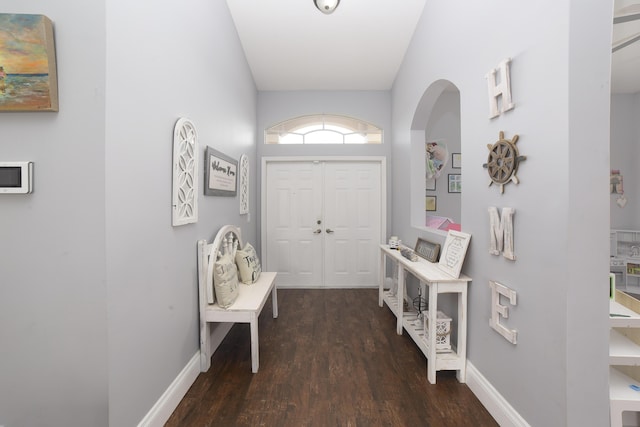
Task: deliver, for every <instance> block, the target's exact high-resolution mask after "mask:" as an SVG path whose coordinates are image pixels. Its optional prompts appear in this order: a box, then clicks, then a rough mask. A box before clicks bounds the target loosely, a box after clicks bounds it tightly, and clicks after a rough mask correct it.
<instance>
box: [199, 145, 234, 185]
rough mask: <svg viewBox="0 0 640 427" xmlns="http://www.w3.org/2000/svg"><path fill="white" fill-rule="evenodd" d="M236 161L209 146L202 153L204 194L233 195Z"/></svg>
mask: <svg viewBox="0 0 640 427" xmlns="http://www.w3.org/2000/svg"><path fill="white" fill-rule="evenodd" d="M237 193H238V161H237V160H235V159H234V158H232V157H229V156H227V155H226V154H224V153H221V152H220V151H218V150H215V149H213V148H211V147H209V146H207V148H206V149H205V153H204V195H205V196H222V197H235V196H236V194H237Z"/></svg>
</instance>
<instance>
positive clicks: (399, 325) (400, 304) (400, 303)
mask: <svg viewBox="0 0 640 427" xmlns="http://www.w3.org/2000/svg"><path fill="white" fill-rule="evenodd" d="M397 264H398V316H397V318H398V319H397V323H396V333H397V334H398V335H402V316H403V315H404V290H405V288H404V269H403V268H402V265H400V263H397Z"/></svg>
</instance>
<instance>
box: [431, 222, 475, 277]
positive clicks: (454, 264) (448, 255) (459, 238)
mask: <svg viewBox="0 0 640 427" xmlns="http://www.w3.org/2000/svg"><path fill="white" fill-rule="evenodd" d="M470 241H471V235H470V234H467V233H463V232H461V231H455V230H449V232H448V233H447V238H446V240H445V241H444V245H443V246H442V251H441V254H440V261H438V268H440V270H442V271H444V272H445V273H447V274H449V275H450V276H452V277H454V278H455V279H457V278H459V277H460V270H462V264H463V263H464V258H465V256H466V255H467V248H468V247H469V242H470Z"/></svg>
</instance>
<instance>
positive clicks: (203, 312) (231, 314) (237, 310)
mask: <svg viewBox="0 0 640 427" xmlns="http://www.w3.org/2000/svg"><path fill="white" fill-rule="evenodd" d="M237 247H240V248H241V247H243V245H242V239H241V236H240V229H239V228H238V227H235V226H233V225H225V226H224V227H222V228H221V229H220V231H218V234H217V235H216V237H215V239H214V240H213V243H207V242H206V240H198V291H199V292H198V294H199V300H200V371H201V372H206V371H208V370H209V367H210V366H211V345H210V342H209V340H210V339H211V325H210V323H217V322H235V323H249V324H250V325H251V326H250V327H251V372H253V373H256V372H258V367H259V366H260V358H259V350H258V317H259V316H260V312H261V311H262V307H264V304H265V303H266V301H267V298H268V297H269V293H271V299H272V303H273V318H274V319H275V318H277V317H278V296H277V290H276V286H275V282H276V273H274V272H265V271H263V272H262V273H261V274H260V277H259V279H258V280H257V281H256V282H255V283H253V284H251V285H245V284H243V283H241V282H240V283H239V295H238V298H237V299H236V301H235V302H234V303H233V304H232V305H231V306H230V307H228V308H222V307H220V306H219V305H218V304H217V302H216V303H214V304H210V303H209V301H213V295H214V288H213V264H214V263H215V261H216V260H217V259H218V256H219V255H222V254H225V253H227V252H230V253H233V252H232V251H233V250H234V248H237Z"/></svg>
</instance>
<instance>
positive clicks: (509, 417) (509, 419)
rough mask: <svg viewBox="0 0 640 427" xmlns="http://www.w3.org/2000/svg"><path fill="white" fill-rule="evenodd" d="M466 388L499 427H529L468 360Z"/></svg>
mask: <svg viewBox="0 0 640 427" xmlns="http://www.w3.org/2000/svg"><path fill="white" fill-rule="evenodd" d="M467 386H468V387H469V389H471V391H472V392H473V394H475V395H476V397H477V398H478V400H479V401H480V403H482V404H483V405H484V407H485V408H487V411H489V413H490V414H491V416H492V417H493V418H494V419H495V420H496V422H497V423H498V424H499V425H500V426H501V427H530V425H529V423H527V421H526V420H525V419H524V418H522V416H520V414H519V413H518V412H517V411H516V410H515V409H514V408H513V407H512V406H511V405H510V404H509V402H508V401H507V400H506V399H505V398H504V397H503V396H502V395H501V394H500V393H499V392H498V390H496V389H495V387H493V385H491V383H490V382H489V381H488V380H487V379H486V378H485V377H484V376H483V375H482V374H481V373H480V371H478V370H477V369H476V367H475V366H473V364H472V363H471V362H469V361H468V360H467Z"/></svg>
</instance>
